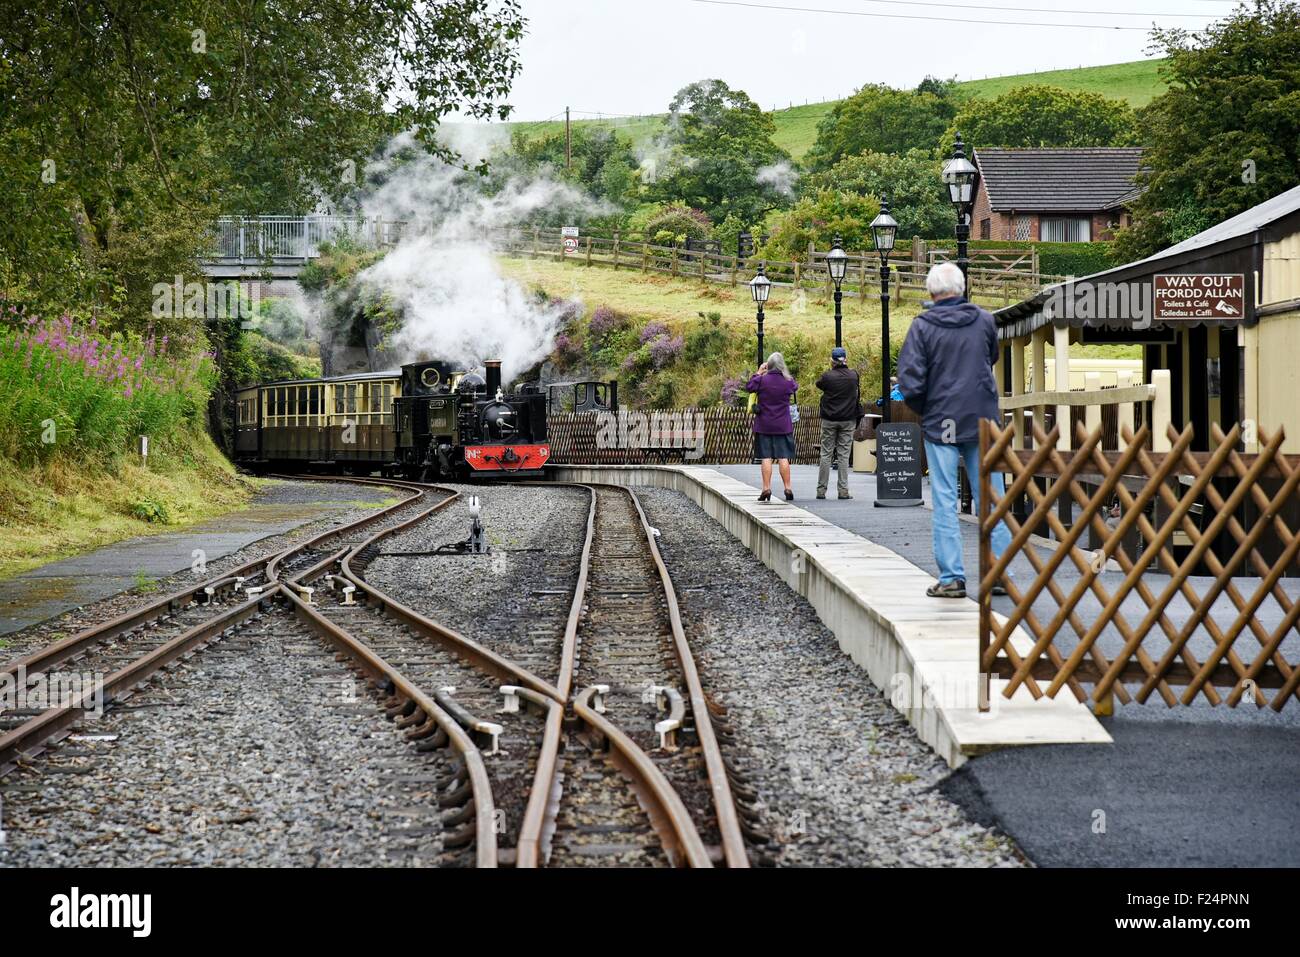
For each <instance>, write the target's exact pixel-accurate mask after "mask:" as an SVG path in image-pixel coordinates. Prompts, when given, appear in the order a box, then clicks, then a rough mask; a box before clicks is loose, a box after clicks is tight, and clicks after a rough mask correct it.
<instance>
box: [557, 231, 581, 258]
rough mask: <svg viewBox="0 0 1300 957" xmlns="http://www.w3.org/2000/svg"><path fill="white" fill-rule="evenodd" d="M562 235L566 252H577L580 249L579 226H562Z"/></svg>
mask: <svg viewBox="0 0 1300 957" xmlns="http://www.w3.org/2000/svg"><path fill="white" fill-rule="evenodd" d="M560 235H561V236H563V237H564V251H565V252H566V253H576V252H577V251H578V227H577V226H562V227H561V228H560Z"/></svg>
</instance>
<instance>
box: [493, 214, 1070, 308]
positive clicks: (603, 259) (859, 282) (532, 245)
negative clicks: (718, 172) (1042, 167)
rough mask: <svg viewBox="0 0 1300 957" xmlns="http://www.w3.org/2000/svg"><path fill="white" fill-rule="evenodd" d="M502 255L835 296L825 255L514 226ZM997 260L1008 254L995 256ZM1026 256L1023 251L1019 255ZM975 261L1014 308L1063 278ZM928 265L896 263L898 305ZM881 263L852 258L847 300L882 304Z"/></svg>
mask: <svg viewBox="0 0 1300 957" xmlns="http://www.w3.org/2000/svg"><path fill="white" fill-rule="evenodd" d="M493 239H494V240H495V243H496V246H497V248H498V249H499V250H500V251H501V252H503V253H505V254H507V255H511V256H519V257H527V258H533V259H549V260H554V261H556V262H564V261H570V262H575V263H579V264H582V265H585V266H603V267H608V268H611V269H629V270H634V271H639V272H642V273H659V274H663V275H670V276H674V277H678V278H686V279H691V278H694V279H698V280H699V281H700V282H711V283H721V284H725V285H732V286H738V285H740V284H742V283H747V282H749V280H750V279H751V278H753V276H754V273H755V271H756V270H757V268H758V265H759V263H760V262H761V263H763V265H764V266H765V268H766V271H767V276H768V278H769V279H770V280H772V282H773V283H774V284H775V285H776V287H777V288H778V289H779V288H785V289H787V290H788V291H789V292H791V293H792V294H798V292H799V291H801V290H802V291H803V292H804V293H805V294H806V293H807V292H815V293H817V294H821V295H830V292H831V289H832V287H831V282H830V278H829V277H828V276H827V273H826V269H825V266H824V265H823V260H824V259H825V253H819V252H816V251H814V250H809V253H808V257H807V259H805V260H795V261H784V260H772V259H759V258H758V257H748V258H744V257H740V256H736V255H728V254H726V253H719V252H714V251H711V250H705V249H686V248H684V247H679V246H659V245H655V244H653V243H646V242H634V241H631V240H627V239H624V238H622V237H620V236H583V237H580V238H579V239H578V240H577V247H576V248H574V249H566V247H565V245H564V237H563V236H562V235H561V233H560V231H559V230H558V229H544V228H542V227H533V228H519V227H508V228H503V229H499V230H497V231H496V232H495V233H494V234H493ZM990 252H991V253H993V254H1000V253H1002V252H1004V251H1000V250H991V251H990ZM1014 252H1016V253H1023V252H1024V250H1014ZM981 256H982V253H980V254H976V256H975V257H973V260H972V263H971V266H970V271H969V276H970V281H971V286H972V288H973V290H974V291H975V292H976V293H977V294H979V295H982V296H985V297H990V298H997V297H1000V298H1001V299H1002V300H1003V301H1004V302H1006V303H1009V302H1012V301H1015V300H1017V299H1021V298H1024V297H1026V296H1028V295H1032V294H1033V293H1035V292H1037V291H1038V290H1039V289H1040V288H1041V287H1042V285H1043V284H1044V283H1050V282H1057V281H1060V280H1061V279H1064V278H1065V277H1062V276H1050V275H1046V274H1041V273H1039V272H1038V271H1037V257H1036V256H1035V257H1034V258H1033V260H1032V264H1031V265H1029V266H1024V267H1023V268H1022V264H1019V263H1009V262H1007V261H1006V259H1005V257H1004V256H1001V255H990V256H989V257H988V258H987V259H984V258H981ZM929 265H930V264H929V263H928V262H927V261H917V260H915V259H912V258H910V257H907V256H903V257H901V258H898V259H894V260H891V263H890V266H891V275H890V284H891V291H892V292H893V294H894V296H895V297H896V298H897V299H901V297H902V295H903V293H904V292H912V293H916V294H917V295H924V294H925V277H926V274H927V272H928V270H929ZM879 267H880V263H879V260H878V259H877V258H876V256H875V255H874V254H867V253H853V254H850V256H849V263H848V268H847V272H846V275H845V280H844V283H843V284H842V287H841V288H842V291H843V293H844V295H846V296H849V297H851V298H852V297H858V298H868V299H870V298H876V297H878V296H879V295H880V278H879Z"/></svg>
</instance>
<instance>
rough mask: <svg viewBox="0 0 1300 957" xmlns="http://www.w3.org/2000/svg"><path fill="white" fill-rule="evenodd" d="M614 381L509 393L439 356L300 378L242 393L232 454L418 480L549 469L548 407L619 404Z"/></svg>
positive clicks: (243, 460) (528, 386) (492, 367)
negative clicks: (392, 368)
mask: <svg viewBox="0 0 1300 957" xmlns="http://www.w3.org/2000/svg"><path fill="white" fill-rule="evenodd" d="M617 408H618V383H617V382H598V381H581V382H563V383H553V384H550V385H548V386H545V387H543V386H541V385H540V384H539V383H524V384H521V385H519V386H518V387H517V388H516V389H515V390H514V391H511V392H508V391H506V389H505V387H504V385H503V383H502V381H501V363H500V362H499V361H495V360H494V361H489V362H487V363H486V367H485V369H484V374H483V375H479V374H478V373H477V372H471V371H464V370H457V369H456V368H455V367H454V366H452V365H451V364H449V363H446V362H442V361H430V362H413V363H408V364H407V365H404V366H402V368H401V369H400V370H399V371H397V372H370V373H359V374H354V375H345V376H335V377H332V378H328V379H295V380H287V381H283V382H269V383H265V384H262V385H251V386H245V387H243V388H241V389H239V390H238V392H237V394H236V415H235V461H236V462H238V463H239V464H241V465H243V466H245V467H247V468H250V469H252V470H254V471H297V470H303V469H308V470H314V471H336V472H345V473H349V474H369V473H373V472H376V471H377V472H379V473H380V474H382V475H384V476H390V477H391V476H399V475H400V476H404V477H407V478H413V479H417V480H420V481H435V480H439V479H442V480H455V481H464V480H466V479H469V478H484V479H494V478H495V479H500V478H506V477H529V476H538V475H540V474H542V471H543V468H544V466H545V465H546V462H547V461H548V460H549V458H550V455H551V448H550V445H549V443H548V442H547V415H548V413H552V412H595V411H603V410H609V411H616V410H617Z"/></svg>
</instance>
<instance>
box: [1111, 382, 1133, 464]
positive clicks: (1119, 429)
mask: <svg viewBox="0 0 1300 957" xmlns="http://www.w3.org/2000/svg"><path fill="white" fill-rule="evenodd" d="M1118 378H1119V387H1120V388H1121V389H1127V388H1129V387H1130V386H1132V385H1133V373H1132V372H1131V371H1129V370H1128V369H1125V370H1123V371H1122V372H1120V373H1119V375H1118ZM1133 406H1134V403H1132V402H1121V403H1120V404H1119V406H1118V407H1117V408H1116V410H1115V434H1116V437H1117V438H1118V447H1119V450H1120V451H1121V452H1123V451H1124V450H1125V449H1126V448H1128V442H1127V441H1126V440H1125V439H1124V430H1125V429H1128V430H1129V431H1130V432H1132V431H1133Z"/></svg>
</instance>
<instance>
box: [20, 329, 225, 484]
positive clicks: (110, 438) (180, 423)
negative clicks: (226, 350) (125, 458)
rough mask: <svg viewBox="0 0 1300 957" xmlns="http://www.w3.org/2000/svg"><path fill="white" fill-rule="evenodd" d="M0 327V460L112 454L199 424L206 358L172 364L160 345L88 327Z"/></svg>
mask: <svg viewBox="0 0 1300 957" xmlns="http://www.w3.org/2000/svg"><path fill="white" fill-rule="evenodd" d="M6 318H7V323H6V324H5V325H4V326H0V394H3V395H4V396H5V398H6V401H5V402H4V403H0V453H3V454H5V455H7V456H8V457H10V458H13V459H15V460H17V461H20V462H28V463H30V462H36V461H48V460H50V459H52V458H53V457H54V456H55V455H69V456H73V457H91V456H101V457H103V456H107V457H112V456H116V455H120V454H122V453H124V452H126V451H127V450H128V448H129V447H130V446H131V445H132V444H133V441H134V437H135V436H137V435H148V436H150V437H152V438H153V439H154V440H155V441H159V440H166V439H167V438H169V437H170V436H171V435H172V434H173V433H175V432H176V431H178V430H179V429H181V428H183V427H185V426H186V425H192V424H199V423H201V422H202V418H203V414H204V411H205V408H206V404H207V394H208V389H209V388H210V386H211V384H212V364H211V356H210V354H208V353H201V354H194V355H189V356H178V355H175V354H174V353H173V351H172V350H171V344H170V343H169V341H168V338H167V337H166V336H163V337H162V338H161V339H156V338H155V337H154V336H153V334H152V333H149V334H147V335H146V336H145V337H140V336H131V337H126V336H123V335H122V334H121V333H115V334H114V335H112V336H107V335H103V334H102V333H101V332H100V331H99V329H98V328H97V325H96V322H95V321H94V320H93V319H92V320H91V321H90V323H89V324H87V325H85V326H82V325H80V324H78V323H75V322H74V321H73V320H72V318H71V317H70V316H67V315H64V316H61V317H59V318H58V319H41V318H39V317H36V316H28V317H23V316H21V315H19V314H18V313H17V311H16V309H12V308H11V311H10V315H9V316H7V317H6Z"/></svg>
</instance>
